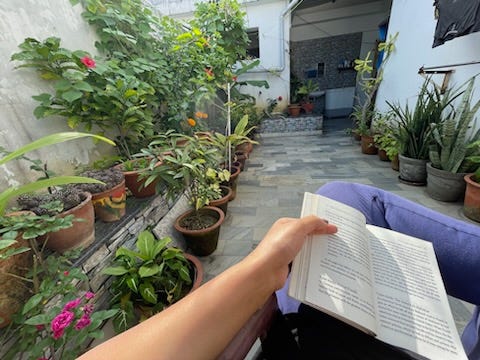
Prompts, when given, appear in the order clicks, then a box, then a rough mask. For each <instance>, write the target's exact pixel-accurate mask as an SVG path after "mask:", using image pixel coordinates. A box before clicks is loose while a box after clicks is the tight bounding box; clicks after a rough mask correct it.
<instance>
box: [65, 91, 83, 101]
mask: <svg viewBox="0 0 480 360" xmlns="http://www.w3.org/2000/svg"><path fill="white" fill-rule="evenodd" d="M82 96H83V93H82V92H81V91H78V90H69V91H66V92H64V93H63V94H62V99H64V100H66V101H68V102H73V101H75V100H78V99H80V98H81V97H82Z"/></svg>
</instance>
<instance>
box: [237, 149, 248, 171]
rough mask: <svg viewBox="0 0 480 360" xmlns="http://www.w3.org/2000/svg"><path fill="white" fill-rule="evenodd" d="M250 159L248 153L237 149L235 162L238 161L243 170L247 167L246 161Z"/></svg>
mask: <svg viewBox="0 0 480 360" xmlns="http://www.w3.org/2000/svg"><path fill="white" fill-rule="evenodd" d="M247 159H248V155H247V154H246V153H244V152H243V151H235V162H238V163H239V165H240V171H243V169H244V168H245V162H246V161H247Z"/></svg>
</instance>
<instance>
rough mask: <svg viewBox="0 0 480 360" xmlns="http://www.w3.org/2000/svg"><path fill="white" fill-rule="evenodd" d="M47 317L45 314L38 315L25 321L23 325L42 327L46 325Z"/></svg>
mask: <svg viewBox="0 0 480 360" xmlns="http://www.w3.org/2000/svg"><path fill="white" fill-rule="evenodd" d="M48 321H49V319H48V315H47V314H39V315H35V316H33V317H31V318H30V319H27V320H25V322H24V324H26V325H44V324H46V323H48Z"/></svg>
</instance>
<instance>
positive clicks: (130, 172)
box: [115, 157, 161, 198]
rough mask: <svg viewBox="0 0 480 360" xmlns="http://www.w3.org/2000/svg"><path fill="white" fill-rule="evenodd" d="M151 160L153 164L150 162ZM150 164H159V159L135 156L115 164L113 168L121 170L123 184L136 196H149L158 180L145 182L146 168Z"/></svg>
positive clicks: (155, 190)
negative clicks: (123, 178)
mask: <svg viewBox="0 0 480 360" xmlns="http://www.w3.org/2000/svg"><path fill="white" fill-rule="evenodd" d="M152 162H153V164H151V163H152ZM150 165H152V166H160V165H161V161H160V160H157V158H151V157H137V158H133V159H129V160H126V161H123V162H122V163H120V164H118V165H115V168H117V169H119V170H121V171H122V172H123V176H124V177H125V186H126V187H127V188H128V189H129V190H130V192H131V193H132V195H133V196H134V197H136V198H145V197H150V196H153V195H155V194H156V192H157V189H156V186H157V183H158V181H155V182H152V183H149V184H146V183H145V181H146V178H147V177H148V174H147V170H146V169H148V167H149V166H150Z"/></svg>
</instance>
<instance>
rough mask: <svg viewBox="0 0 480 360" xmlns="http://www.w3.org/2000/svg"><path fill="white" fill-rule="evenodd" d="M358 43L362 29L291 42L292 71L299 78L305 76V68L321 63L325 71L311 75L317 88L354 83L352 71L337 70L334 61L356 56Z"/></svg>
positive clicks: (354, 76) (336, 86)
mask: <svg viewBox="0 0 480 360" xmlns="http://www.w3.org/2000/svg"><path fill="white" fill-rule="evenodd" d="M361 45H362V33H353V34H346V35H338V36H331V37H327V38H319V39H312V40H305V41H297V42H293V43H292V44H291V51H292V52H291V60H292V72H293V73H294V74H295V75H296V76H297V77H298V78H299V79H301V80H305V79H306V78H305V71H307V70H312V69H317V66H318V64H319V63H324V64H325V74H324V75H323V76H318V75H317V78H312V80H313V81H317V82H318V85H319V90H326V89H337V88H344V87H350V86H355V78H356V74H357V73H356V71H354V70H352V69H348V70H342V71H339V69H338V65H339V63H340V62H341V61H343V60H348V61H352V60H354V59H358V58H359V56H360V47H361Z"/></svg>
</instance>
